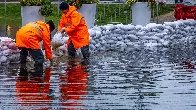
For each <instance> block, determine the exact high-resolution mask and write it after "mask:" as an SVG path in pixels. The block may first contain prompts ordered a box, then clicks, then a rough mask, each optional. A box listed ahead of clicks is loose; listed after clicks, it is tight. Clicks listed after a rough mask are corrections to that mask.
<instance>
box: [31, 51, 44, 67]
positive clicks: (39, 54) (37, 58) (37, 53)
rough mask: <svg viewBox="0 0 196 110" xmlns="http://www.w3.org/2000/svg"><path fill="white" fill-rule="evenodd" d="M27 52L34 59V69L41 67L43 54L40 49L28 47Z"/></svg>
mask: <svg viewBox="0 0 196 110" xmlns="http://www.w3.org/2000/svg"><path fill="white" fill-rule="evenodd" d="M29 54H30V55H31V56H32V58H33V60H34V61H35V65H34V67H35V69H36V70H37V69H38V70H39V69H41V70H42V69H43V63H44V55H43V53H42V51H41V50H39V49H29Z"/></svg>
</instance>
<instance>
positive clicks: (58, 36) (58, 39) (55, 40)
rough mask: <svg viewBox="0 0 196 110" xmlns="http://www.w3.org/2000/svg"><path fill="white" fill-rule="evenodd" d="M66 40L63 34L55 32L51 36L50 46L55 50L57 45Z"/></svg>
mask: <svg viewBox="0 0 196 110" xmlns="http://www.w3.org/2000/svg"><path fill="white" fill-rule="evenodd" d="M66 41H67V38H66V37H64V36H63V34H62V33H61V32H60V33H59V32H57V33H56V34H55V35H54V37H53V38H52V47H53V49H54V50H56V49H57V48H58V47H60V46H62V45H64V44H65V42H66Z"/></svg>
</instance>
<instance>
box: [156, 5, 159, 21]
mask: <svg viewBox="0 0 196 110" xmlns="http://www.w3.org/2000/svg"><path fill="white" fill-rule="evenodd" d="M156 6H157V23H159V7H158V2H156Z"/></svg>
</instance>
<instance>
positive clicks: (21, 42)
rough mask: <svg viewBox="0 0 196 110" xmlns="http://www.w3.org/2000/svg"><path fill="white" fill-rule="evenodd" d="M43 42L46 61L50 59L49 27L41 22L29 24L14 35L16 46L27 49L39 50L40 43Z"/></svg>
mask: <svg viewBox="0 0 196 110" xmlns="http://www.w3.org/2000/svg"><path fill="white" fill-rule="evenodd" d="M41 41H43V45H44V48H45V54H46V58H47V59H52V50H51V42H50V29H49V25H48V24H46V23H44V22H42V21H37V22H35V23H34V22H30V23H28V24H26V25H25V26H23V27H22V28H21V29H19V30H18V32H17V33H16V46H17V47H24V48H29V49H41V46H40V44H39V43H40V42H41Z"/></svg>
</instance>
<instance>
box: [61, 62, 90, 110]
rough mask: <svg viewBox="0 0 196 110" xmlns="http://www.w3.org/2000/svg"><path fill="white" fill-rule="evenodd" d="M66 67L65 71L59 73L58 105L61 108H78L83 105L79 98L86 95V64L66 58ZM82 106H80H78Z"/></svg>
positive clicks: (81, 98)
mask: <svg viewBox="0 0 196 110" xmlns="http://www.w3.org/2000/svg"><path fill="white" fill-rule="evenodd" d="M67 66H68V69H67V70H66V73H64V74H59V76H60V79H59V80H60V84H59V89H60V94H61V95H60V100H61V102H60V106H61V107H62V108H71V109H73V108H78V107H80V106H85V105H84V104H83V103H82V102H81V100H83V99H84V98H83V96H84V95H87V93H88V92H87V88H88V86H87V84H88V77H87V76H88V72H87V71H86V68H87V62H86V64H84V63H83V64H76V62H75V61H74V59H72V60H71V59H70V60H68V65H67ZM80 108H82V107H80Z"/></svg>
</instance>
